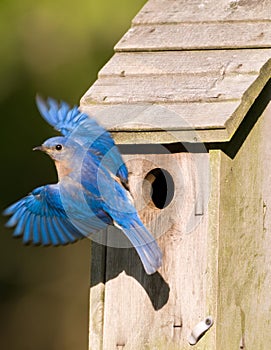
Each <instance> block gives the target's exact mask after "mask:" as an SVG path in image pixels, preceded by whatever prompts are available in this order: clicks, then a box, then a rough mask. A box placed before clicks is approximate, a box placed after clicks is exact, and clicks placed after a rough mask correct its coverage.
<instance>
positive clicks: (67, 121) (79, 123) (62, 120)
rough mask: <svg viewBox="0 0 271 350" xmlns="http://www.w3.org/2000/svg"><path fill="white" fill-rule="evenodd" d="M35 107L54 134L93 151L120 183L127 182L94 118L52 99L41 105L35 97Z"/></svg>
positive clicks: (112, 144) (110, 141)
mask: <svg viewBox="0 0 271 350" xmlns="http://www.w3.org/2000/svg"><path fill="white" fill-rule="evenodd" d="M36 102H37V107H38V109H39V111H40V114H41V115H42V117H43V118H44V119H45V120H46V121H47V122H48V123H49V124H50V125H52V126H53V127H54V128H55V129H56V130H57V131H59V132H61V133H62V134H63V135H64V136H66V137H71V138H73V140H74V141H76V142H77V143H79V144H80V145H81V146H82V147H86V148H87V149H90V150H91V151H93V152H94V153H95V154H96V155H97V156H98V157H99V158H100V159H103V158H104V157H105V156H106V158H105V159H104V161H105V162H106V163H107V167H108V168H109V169H110V170H111V171H112V172H113V173H114V174H116V175H117V176H118V177H119V178H120V180H121V181H122V182H123V184H127V183H128V170H127V168H126V166H125V164H124V162H123V160H122V157H121V155H120V153H119V150H118V148H117V146H116V145H115V142H114V140H113V139H112V137H111V135H110V133H109V132H108V131H106V130H105V129H104V128H103V127H102V126H101V125H99V124H98V123H97V122H96V120H95V119H93V118H90V117H89V116H88V115H86V114H85V113H81V112H80V111H79V109H78V107H77V106H74V107H73V108H70V106H69V105H68V104H67V103H66V102H60V103H59V104H58V103H57V102H56V101H55V100H54V99H52V98H48V99H47V101H46V102H45V101H44V100H43V99H42V98H41V97H39V96H37V98H36Z"/></svg>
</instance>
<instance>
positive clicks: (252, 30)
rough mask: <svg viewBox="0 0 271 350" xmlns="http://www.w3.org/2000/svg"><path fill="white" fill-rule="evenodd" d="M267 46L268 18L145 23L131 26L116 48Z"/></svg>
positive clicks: (269, 35) (270, 31)
mask: <svg viewBox="0 0 271 350" xmlns="http://www.w3.org/2000/svg"><path fill="white" fill-rule="evenodd" d="M267 47H271V21H263V22H244V23H243V22H232V23H224V22H220V23H217V22H214V23H195V24H193V23H185V24H153V25H150V24H146V25H140V26H134V27H132V28H131V29H129V30H128V32H127V33H126V34H125V35H124V36H123V37H122V38H121V40H120V41H119V42H118V43H117V45H116V46H115V50H116V51H164V50H199V49H201V50H202V49H240V48H267Z"/></svg>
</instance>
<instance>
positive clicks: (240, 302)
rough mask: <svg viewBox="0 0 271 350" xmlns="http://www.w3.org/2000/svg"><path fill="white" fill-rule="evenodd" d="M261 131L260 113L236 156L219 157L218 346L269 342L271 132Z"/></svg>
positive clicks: (255, 346) (259, 345) (257, 349)
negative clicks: (266, 197) (267, 155)
mask: <svg viewBox="0 0 271 350" xmlns="http://www.w3.org/2000/svg"><path fill="white" fill-rule="evenodd" d="M266 126H267V125H266ZM269 126H270V124H269ZM262 131H263V118H260V119H259V120H258V121H257V123H256V124H255V125H254V127H253V129H252V130H250V132H249V134H248V136H247V137H246V139H245V140H244V142H243V143H242V146H241V147H240V149H239V150H238V152H237V154H236V155H235V157H234V158H233V159H231V158H230V157H229V156H228V155H227V154H225V153H222V157H221V173H220V184H221V189H220V204H219V205H220V206H219V216H220V220H219V221H220V222H219V243H218V249H219V251H218V256H219V260H218V264H219V266H218V286H219V291H218V316H217V349H238V348H240V344H241V345H243V347H244V348H247V349H255V350H261V349H265V347H266V342H268V343H269V341H270V334H269V333H268V329H269V324H270V318H271V315H270V307H271V302H270V293H268V291H267V290H268V288H269V287H268V286H269V285H270V277H271V276H270V251H268V248H267V247H268V244H270V231H269V230H268V231H266V230H265V224H264V215H265V214H264V212H265V209H264V205H263V204H264V203H263V193H262V186H263V176H264V175H265V174H268V173H269V170H270V167H269V164H268V160H267V159H264V158H263V149H264V148H265V147H267V149H266V151H267V152H269V149H270V148H269V147H270V141H269V140H270V136H269V133H268V132H267V131H266V134H265V136H266V138H264V137H263V135H264V134H263V132H262ZM269 132H270V130H269ZM265 143H266V144H265ZM235 146H236V145H232V147H235ZM264 169H266V173H265V170H264ZM269 189H270V186H269V187H268V191H270V190H269ZM268 203H269V202H268ZM267 251H268V252H267ZM266 288H267V290H266ZM266 332H267V337H266V338H263V337H262V334H265V333H266ZM252 333H253V335H252Z"/></svg>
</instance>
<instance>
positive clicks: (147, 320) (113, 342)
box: [103, 153, 215, 350]
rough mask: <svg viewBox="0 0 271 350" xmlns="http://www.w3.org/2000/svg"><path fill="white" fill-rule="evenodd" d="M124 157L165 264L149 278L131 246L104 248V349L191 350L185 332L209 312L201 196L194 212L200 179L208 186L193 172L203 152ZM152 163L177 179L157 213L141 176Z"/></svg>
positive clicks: (205, 345)
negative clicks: (199, 208)
mask: <svg viewBox="0 0 271 350" xmlns="http://www.w3.org/2000/svg"><path fill="white" fill-rule="evenodd" d="M125 160H126V162H127V164H128V169H129V171H130V174H131V175H130V185H131V189H132V193H133V196H134V198H135V203H136V206H137V208H138V210H139V213H140V216H141V218H142V220H143V221H144V223H145V224H146V225H147V226H148V227H149V229H150V230H151V231H152V232H153V233H154V234H155V236H156V237H158V242H159V245H160V247H161V249H162V251H163V255H164V257H163V266H162V268H161V269H160V270H159V274H158V273H157V274H155V275H153V276H147V275H146V274H145V273H144V271H143V268H142V265H141V263H140V261H139V259H138V257H137V255H136V254H135V252H134V250H131V249H116V248H108V250H107V260H106V261H107V271H106V280H107V282H106V285H105V304H104V333H103V337H104V340H103V349H106V350H107V349H115V348H116V349H118V348H122V347H123V348H125V349H131V350H132V349H163V350H164V349H179V348H182V349H189V348H190V345H189V344H188V341H187V337H188V335H189V334H190V333H191V330H192V328H193V327H194V326H195V325H196V324H197V323H198V322H199V321H200V320H202V319H204V318H205V316H207V313H210V312H211V313H213V312H214V311H215V309H213V308H212V307H211V309H210V305H208V309H207V307H206V299H207V295H208V287H207V285H206V274H207V265H208V262H207V261H208V256H207V253H206V251H207V241H208V238H207V237H208V235H207V220H206V219H207V201H206V200H204V201H203V202H202V207H203V211H204V214H203V215H202V216H196V215H195V207H196V204H197V201H198V200H201V201H202V198H203V197H202V196H199V182H200V183H202V182H201V181H199V177H200V176H203V177H204V179H203V180H202V181H203V182H204V183H205V184H207V186H208V180H207V179H206V176H207V177H208V171H207V172H204V173H203V174H202V173H200V174H199V173H198V171H199V169H198V164H199V163H200V164H201V167H200V169H202V162H203V164H204V162H206V164H207V166H208V160H209V156H208V154H207V153H205V154H192V153H181V154H174V155H173V154H171V155H162V154H160V155H159V154H158V155H157V154H156V155H126V156H125ZM156 167H159V168H163V169H166V170H168V171H169V172H170V174H171V175H172V176H173V179H174V184H175V195H174V198H173V201H172V202H171V203H170V204H169V205H168V207H166V208H165V209H163V210H159V209H157V208H155V207H154V206H153V205H150V203H149V202H148V201H149V198H148V197H146V196H144V195H143V193H142V188H143V184H142V182H143V179H144V178H145V176H146V174H147V173H148V172H149V171H150V170H152V169H153V168H156ZM206 190H207V191H208V189H207V188H206ZM204 198H205V197H204ZM111 233H113V232H111ZM123 270H124V271H123ZM213 306H214V305H213ZM174 326H175V327H174ZM213 337H214V333H213V332H212V331H210V334H208V335H206V338H205V339H203V340H202V342H201V345H199V347H197V349H208V344H210V342H211V339H212V338H213ZM209 348H210V347H209Z"/></svg>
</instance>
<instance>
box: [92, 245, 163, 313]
mask: <svg viewBox="0 0 271 350" xmlns="http://www.w3.org/2000/svg"><path fill="white" fill-rule="evenodd" d="M122 243H123V241H122ZM91 251H92V256H91V260H92V263H91V287H94V286H95V285H97V284H99V283H104V284H106V283H107V282H108V281H110V280H112V279H114V278H116V277H117V276H118V275H119V274H120V273H122V272H123V271H124V272H125V273H126V275H128V276H131V277H133V278H134V279H135V280H137V282H138V283H140V285H141V286H142V287H143V288H144V289H145V291H146V293H147V295H148V297H149V299H150V301H151V303H152V305H153V308H154V309H155V310H160V309H161V308H162V307H163V306H164V305H165V304H166V303H167V301H168V299H169V292H170V288H169V285H168V283H167V282H166V281H165V280H164V278H163V277H162V276H161V275H160V273H159V272H156V273H154V274H152V275H147V274H146V272H145V270H144V268H143V265H142V263H141V261H140V258H139V256H138V254H137V252H136V250H135V249H134V248H116V247H114V248H113V247H110V246H105V245H102V244H99V243H96V242H92V249H91Z"/></svg>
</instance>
